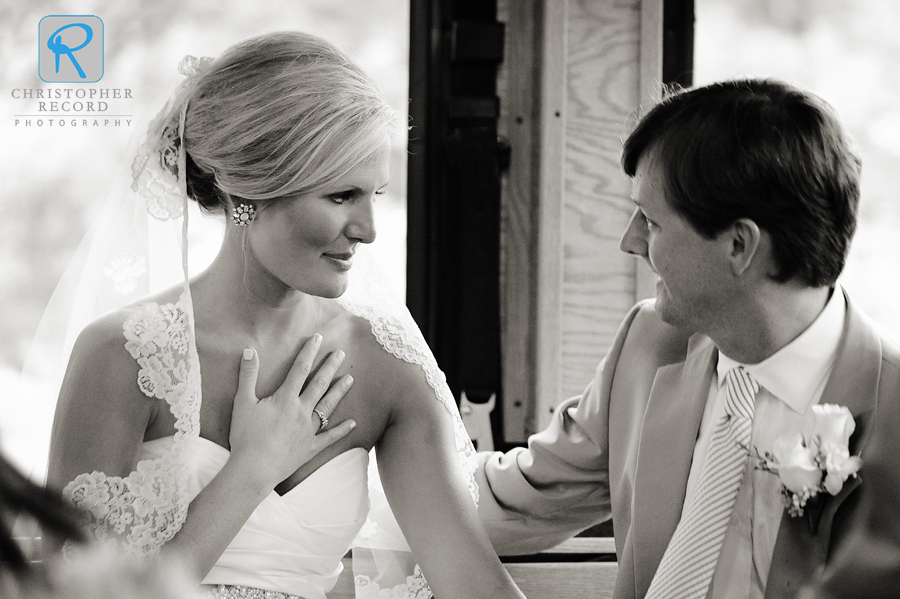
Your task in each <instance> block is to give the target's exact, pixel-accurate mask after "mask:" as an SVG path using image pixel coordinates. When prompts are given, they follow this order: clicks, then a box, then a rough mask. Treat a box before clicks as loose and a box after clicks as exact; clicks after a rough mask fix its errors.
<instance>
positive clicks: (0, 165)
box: [0, 0, 409, 398]
mask: <svg viewBox="0 0 900 599" xmlns="http://www.w3.org/2000/svg"><path fill="white" fill-rule="evenodd" d="M47 15H95V16H97V17H99V18H100V19H101V20H102V21H103V23H104V42H105V65H104V66H105V68H104V75H103V77H102V79H101V80H100V81H99V82H97V83H93V84H79V83H69V84H65V83H59V84H47V83H44V82H43V81H41V79H40V78H39V76H38V39H37V38H38V35H37V33H38V23H39V22H40V19H41V18H42V17H44V16H47ZM0 28H2V35H0V64H2V65H3V69H2V71H0V92H2V93H0V98H2V100H0V122H2V131H3V133H2V142H0V153H2V154H0V188H2V189H3V194H2V196H0V214H2V215H3V217H2V219H0V281H2V283H0V306H2V307H3V308H2V310H0V339H2V343H0V385H2V388H3V389H4V390H6V391H4V398H7V397H8V395H10V394H11V393H12V392H11V390H12V389H15V381H16V377H17V374H18V371H19V369H20V367H21V364H22V361H23V359H24V356H25V354H26V353H27V351H28V349H29V344H30V340H31V337H32V335H33V332H34V329H35V328H36V326H37V323H38V320H39V319H40V316H41V314H42V311H43V309H44V305H45V303H46V302H47V300H48V299H49V297H50V295H51V293H52V292H53V289H54V287H55V285H56V283H57V281H58V279H59V277H60V275H61V273H62V271H63V270H64V268H65V267H66V265H67V262H68V259H69V256H70V255H71V253H72V252H73V251H74V249H75V248H76V247H77V245H78V243H79V241H80V240H81V238H82V236H83V235H84V233H85V230H86V228H87V225H88V223H89V222H90V221H91V219H92V218H93V216H94V214H95V211H96V210H97V209H98V208H99V207H100V205H101V204H102V202H103V200H104V199H105V198H106V196H107V194H108V193H109V191H110V189H111V187H112V185H113V182H114V178H115V177H116V176H117V175H119V174H121V170H122V169H123V168H127V167H128V166H129V165H130V157H126V156H124V152H125V148H126V145H128V142H129V139H130V137H131V136H132V134H134V135H136V136H142V135H143V133H144V129H145V127H146V123H147V122H148V120H149V118H152V116H153V115H154V114H155V113H156V111H158V110H159V109H160V108H161V107H162V103H163V102H164V101H165V99H166V98H167V97H168V95H169V93H170V92H171V91H172V90H173V89H174V87H175V86H176V85H177V83H178V82H179V81H180V79H181V75H179V74H178V71H177V65H178V63H179V62H180V61H181V59H182V58H183V57H184V55H185V54H192V55H194V56H218V55H219V54H220V53H221V52H222V51H223V50H224V49H226V48H227V47H228V46H231V45H232V44H234V43H235V42H237V41H240V40H242V39H245V38H248V37H251V36H254V35H257V34H261V33H265V32H268V31H277V30H300V31H305V32H309V33H313V34H316V35H319V36H321V37H324V38H326V39H328V40H330V41H332V42H333V43H335V44H336V45H337V46H339V47H340V48H342V49H343V50H344V51H346V52H347V53H348V54H350V56H351V57H353V58H354V59H355V60H356V61H357V62H358V63H359V64H361V65H362V66H363V67H364V68H365V69H366V70H367V71H368V72H369V73H370V74H371V75H372V76H373V78H374V79H375V80H376V81H377V82H378V84H379V85H380V87H381V89H382V91H383V92H384V93H385V95H386V97H387V99H388V101H389V102H390V103H391V104H392V105H393V106H394V107H395V108H396V109H397V110H398V111H399V112H400V113H401V114H402V115H403V117H404V118H401V121H402V130H400V131H398V132H397V135H396V139H397V144H396V147H395V149H394V156H393V161H392V173H391V183H390V186H389V188H388V195H386V196H384V197H383V199H379V203H378V209H377V210H378V213H377V214H376V218H377V219H378V220H377V224H378V227H379V240H378V241H377V242H376V244H375V246H373V252H374V253H376V255H379V254H380V256H379V257H380V259H381V261H382V263H383V264H384V263H387V267H388V268H387V269H386V270H387V271H388V273H387V274H388V276H389V278H391V280H392V282H393V283H394V284H395V286H396V287H398V292H399V293H401V294H402V293H403V291H404V290H403V286H404V284H405V248H406V219H405V196H406V192H405V185H406V147H405V143H406V128H405V124H406V119H405V115H406V114H407V112H408V106H407V105H408V99H409V95H408V91H407V87H408V52H409V30H408V29H409V5H408V0H303V1H302V2H296V1H290V0H253V1H252V2H248V1H246V0H190V1H186V0H154V1H153V2H146V1H144V0H85V1H80V2H76V1H63V0H59V1H49V0H44V1H29V2H21V1H17V0H0ZM51 88H97V89H100V88H128V89H130V90H131V94H132V96H133V100H110V101H109V104H110V110H109V112H110V113H114V114H130V115H132V117H131V125H130V126H127V125H126V124H125V123H124V119H121V120H122V121H123V122H122V124H121V125H120V126H118V127H115V126H112V125H110V126H107V127H96V128H94V127H80V126H78V127H72V126H67V127H62V128H61V127H59V126H53V127H51V126H49V124H48V122H47V120H46V119H45V120H44V126H43V127H37V126H36V120H37V119H36V118H33V117H32V118H31V121H32V126H31V127H25V126H24V118H20V119H19V120H20V121H21V122H20V124H19V125H18V126H17V125H16V124H15V119H16V118H17V117H16V116H15V115H19V114H23V113H29V114H33V113H34V112H35V111H36V110H37V103H36V101H35V100H24V99H16V98H14V97H13V94H12V92H13V90H14V89H51ZM194 222H196V220H194V221H192V227H193V223H194ZM216 227H218V228H219V229H221V225H220V224H218V223H215V224H214V225H213V228H216Z"/></svg>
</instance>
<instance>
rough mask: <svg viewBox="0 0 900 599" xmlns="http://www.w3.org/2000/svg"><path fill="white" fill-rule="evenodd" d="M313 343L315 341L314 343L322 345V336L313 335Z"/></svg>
mask: <svg viewBox="0 0 900 599" xmlns="http://www.w3.org/2000/svg"><path fill="white" fill-rule="evenodd" d="M313 341H315V342H316V343H322V335H320V334H318V333H316V334H315V335H313Z"/></svg>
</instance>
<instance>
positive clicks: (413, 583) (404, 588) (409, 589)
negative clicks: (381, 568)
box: [353, 565, 434, 599]
mask: <svg viewBox="0 0 900 599" xmlns="http://www.w3.org/2000/svg"><path fill="white" fill-rule="evenodd" d="M353 580H354V583H355V586H356V599H432V597H433V596H434V595H432V593H431V589H429V588H428V584H427V583H426V582H425V577H424V576H423V575H422V569H421V568H420V567H419V566H418V565H416V569H415V572H413V575H412V576H407V577H406V583H405V584H398V585H395V586H393V587H391V588H385V589H382V588H381V586H380V585H379V584H378V583H377V582H372V579H371V578H369V577H368V576H365V575H363V574H358V575H356V576H355V577H354V579H353Z"/></svg>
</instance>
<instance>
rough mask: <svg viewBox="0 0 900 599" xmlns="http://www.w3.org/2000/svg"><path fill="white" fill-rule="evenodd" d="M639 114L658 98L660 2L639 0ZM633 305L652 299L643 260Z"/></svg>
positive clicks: (653, 281)
mask: <svg viewBox="0 0 900 599" xmlns="http://www.w3.org/2000/svg"><path fill="white" fill-rule="evenodd" d="M640 52H641V55H640V77H641V83H640V95H639V96H638V99H639V101H640V108H641V111H644V110H646V109H647V108H648V107H649V106H652V105H653V104H655V103H656V102H657V101H658V100H659V98H660V97H661V96H662V71H663V0H641V46H640ZM635 277H636V280H635V298H634V299H635V301H637V300H642V299H644V298H646V297H654V296H655V295H656V275H655V274H653V271H652V270H650V267H649V266H647V263H646V262H644V261H643V260H635Z"/></svg>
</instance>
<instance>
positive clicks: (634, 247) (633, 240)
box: [619, 208, 648, 256]
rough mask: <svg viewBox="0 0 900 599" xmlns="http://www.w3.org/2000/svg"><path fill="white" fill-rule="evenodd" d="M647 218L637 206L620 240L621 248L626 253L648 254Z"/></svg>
mask: <svg viewBox="0 0 900 599" xmlns="http://www.w3.org/2000/svg"><path fill="white" fill-rule="evenodd" d="M647 234H648V231H647V220H646V219H645V218H644V215H643V213H641V209H640V208H635V209H634V212H633V213H632V215H631V220H630V221H628V227H627V228H626V229H625V232H624V233H623V234H622V239H621V240H620V241H619V249H620V250H622V251H623V252H625V253H626V254H634V255H636V256H647Z"/></svg>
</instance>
